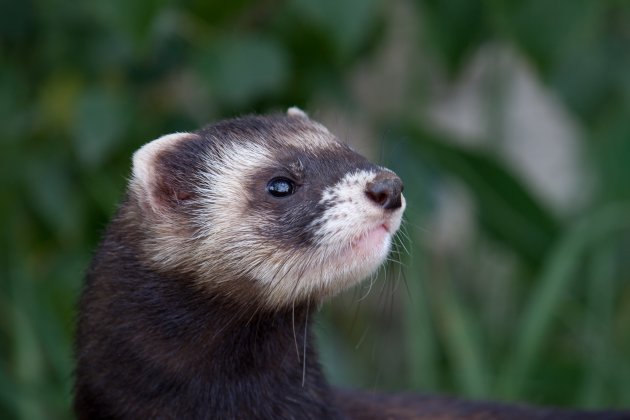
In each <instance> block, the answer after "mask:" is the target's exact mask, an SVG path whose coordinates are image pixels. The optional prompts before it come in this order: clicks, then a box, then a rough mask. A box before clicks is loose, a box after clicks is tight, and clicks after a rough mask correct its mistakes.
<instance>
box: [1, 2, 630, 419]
mask: <svg viewBox="0 0 630 420" xmlns="http://www.w3.org/2000/svg"><path fill="white" fill-rule="evenodd" d="M401 5H403V6H402V7H403V10H406V11H408V12H409V13H406V14H407V15H408V16H406V18H407V21H410V22H412V23H413V24H414V25H413V27H414V28H416V29H417V30H414V31H410V35H409V36H411V37H413V38H414V39H413V42H411V45H412V46H413V48H417V49H418V51H416V50H414V49H413V48H412V49H411V50H409V51H408V54H409V56H410V57H409V58H410V59H409V60H407V61H406V63H407V64H406V65H407V66H408V67H409V69H408V74H410V76H409V80H408V86H407V88H406V90H407V91H406V94H405V95H404V103H401V104H398V106H396V107H393V108H392V109H391V110H385V112H381V113H380V114H379V115H373V113H372V115H371V114H370V113H369V112H368V111H367V110H366V106H365V104H364V103H362V101H361V100H360V99H357V96H356V95H355V94H354V93H353V86H354V82H353V80H354V79H355V77H356V73H357V71H358V70H359V69H361V66H363V65H364V64H365V63H366V62H370V60H376V59H377V58H378V57H379V55H378V54H377V52H378V51H380V49H381V48H383V44H384V40H385V39H386V36H387V34H389V33H391V31H392V30H395V29H396V28H395V26H396V25H397V23H396V21H395V20H394V19H392V18H391V16H392V9H393V8H400V7H401ZM489 43H504V44H507V45H510V46H511V47H512V48H514V49H515V50H516V51H518V53H519V54H520V55H522V56H523V57H525V59H526V60H527V62H528V63H529V64H530V65H531V66H532V68H533V69H534V71H535V74H536V75H537V77H539V78H540V80H542V81H543V82H544V84H545V86H546V88H547V89H548V90H549V91H550V92H552V93H553V94H554V95H556V96H557V97H558V98H559V100H560V102H561V103H562V104H563V105H564V106H565V107H566V109H567V110H568V112H569V113H570V114H571V115H572V116H573V117H574V118H575V119H576V121H577V122H578V124H579V126H580V128H581V129H582V131H583V133H584V135H583V138H582V139H581V142H582V143H581V144H580V146H581V147H583V148H584V149H585V150H586V157H587V160H588V164H589V165H590V167H591V168H592V170H593V174H594V175H593V177H594V178H595V182H594V185H595V186H594V187H593V193H592V194H590V195H589V198H588V200H587V202H586V203H585V204H583V205H581V206H577V207H576V209H575V211H574V212H572V214H570V215H567V214H558V213H557V212H555V211H552V210H550V209H549V206H548V204H547V203H545V202H544V200H541V199H540V198H538V197H537V196H536V194H534V193H533V192H532V191H530V190H529V187H528V186H527V184H526V183H524V182H523V181H522V180H521V179H520V178H519V175H518V174H517V173H516V172H515V171H514V169H513V168H511V167H510V166H509V165H506V164H505V162H503V161H502V160H501V159H499V158H498V157H497V156H496V155H494V154H492V153H487V152H484V151H479V150H470V149H469V148H465V147H462V146H458V145H457V144H458V143H456V142H455V143H454V142H452V141H448V134H445V133H444V132H440V131H437V130H436V129H435V128H433V125H432V124H430V123H427V122H425V121H426V120H425V119H422V118H418V117H417V115H418V114H417V110H418V109H421V108H422V107H423V106H424V105H426V97H425V96H426V92H427V86H429V85H430V83H432V80H431V79H430V77H428V76H427V72H426V68H427V67H431V68H432V69H433V71H434V72H436V73H438V74H440V75H442V78H443V79H444V80H447V81H448V80H456V79H457V78H458V77H459V76H460V75H461V72H462V71H463V69H464V68H465V67H466V65H467V63H468V62H469V61H470V59H471V57H473V56H474V54H475V53H476V52H477V51H479V49H480V48H481V47H483V46H484V45H487V44H489ZM629 46H630V3H628V2H625V1H623V0H606V1H605V0H600V1H587V0H579V1H575V0H572V1H569V0H559V1H555V2H546V1H545V2H543V1H542V0H518V1H504V0H494V1H480V0H417V1H415V2H411V1H405V0H399V1H394V2H382V1H381V2H379V1H376V0H368V1H366V0H344V1H338V0H319V1H316V0H289V1H283V2H281V1H272V0H265V1H257V2H255V1H250V0H237V1H230V2H219V1H200V0H189V1H174V0H170V1H166V0H164V1H159V0H138V1H122V0H110V1H96V2H70V1H67V0H25V1H19V2H18V1H9V0H0V121H2V135H1V149H0V186H1V190H2V191H3V197H4V199H3V200H2V201H1V205H0V217H1V218H2V230H1V235H2V242H1V243H0V246H1V247H2V249H1V253H0V259H1V265H0V270H1V274H0V278H1V279H2V280H1V283H0V320H1V321H0V354H1V356H2V357H1V364H0V417H1V418H25V419H37V418H68V417H70V411H69V410H70V409H69V407H70V399H71V398H70V394H71V384H72V380H71V378H72V356H71V353H72V331H73V317H74V312H73V311H74V304H75V301H76V298H77V295H78V293H79V290H80V287H81V281H82V275H83V271H84V270H85V268H86V266H87V264H88V262H89V259H90V253H91V250H92V249H94V247H95V245H96V243H97V241H98V238H99V235H100V232H102V230H103V228H104V226H105V224H106V223H107V220H108V219H109V217H110V216H111V214H112V212H113V211H114V208H115V204H116V202H117V200H118V198H119V197H120V195H121V193H122V191H123V189H124V185H125V177H126V176H127V174H128V171H129V162H130V159H129V158H130V155H131V153H132V152H133V151H134V150H135V149H136V148H137V147H139V146H140V145H141V144H143V143H145V142H147V141H149V140H150V139H153V138H156V137H158V136H159V135H161V134H165V133H169V132H173V131H177V130H192V129H195V128H198V127H199V126H201V125H203V124H206V123H208V122H211V121H215V120H217V119H220V118H223V117H226V116H233V115H236V114H241V113H248V112H268V111H274V110H280V109H283V108H286V107H287V106H292V105H300V106H302V107H305V108H306V109H307V110H312V111H315V112H314V114H315V116H316V117H317V115H318V112H321V111H324V110H321V109H318V108H317V107H318V105H317V104H324V105H319V106H329V105H330V106H334V107H335V108H334V109H341V110H345V111H344V112H347V113H350V114H353V115H363V116H369V117H370V123H369V124H370V129H371V130H372V131H373V132H374V133H376V136H377V137H379V138H380V139H381V140H382V142H383V145H382V146H377V147H380V148H381V149H382V150H384V151H385V152H384V153H383V156H382V158H383V159H384V161H385V162H384V163H387V164H388V165H389V166H390V167H392V168H393V169H395V170H396V171H397V172H399V173H400V174H401V176H402V177H403V179H404V180H405V185H406V189H405V193H406V195H407V198H408V203H409V207H408V208H409V210H408V212H407V219H408V220H407V225H406V239H405V240H402V241H401V242H400V243H398V244H397V247H396V249H395V252H396V255H397V256H398V257H399V258H400V260H401V261H402V262H403V265H404V266H405V267H404V268H403V269H402V270H401V269H400V267H399V266H397V265H396V264H392V265H391V266H389V267H388V268H387V270H386V271H388V274H389V275H388V276H387V277H389V278H387V279H381V280H380V281H378V282H376V283H375V284H374V286H373V289H374V290H373V291H372V292H371V293H370V294H369V296H368V297H367V298H366V299H362V295H363V293H364V289H362V288H359V289H358V292H357V291H355V292H353V293H349V294H347V295H345V296H342V297H341V298H340V299H339V300H338V301H337V303H336V304H335V303H333V304H332V305H327V307H326V308H325V311H324V313H323V314H322V317H321V320H320V323H319V329H320V330H321V331H320V332H321V334H320V335H321V337H320V348H321V351H322V354H323V358H324V360H325V364H326V367H327V369H328V370H329V372H330V376H331V378H332V380H333V381H335V382H337V383H342V384H346V385H353V386H362V387H368V388H373V387H375V388H384V389H413V390H420V391H425V392H444V393H451V394H458V395H463V396H469V397H484V398H495V399H508V400H509V399H512V400H520V401H529V402H536V403H547V404H559V405H575V406H583V407H602V406H612V407H622V406H624V405H625V406H626V407H627V406H628V404H630V282H629V281H628V280H629V278H630V264H628V260H627V256H628V253H629V251H630V246H629V245H630V235H628V232H629V228H630V208H629V207H628V204H627V203H628V202H630V163H629V162H630V77H629V75H630V47H629ZM420 50H421V51H422V54H420ZM417 57H422V59H415V58H417ZM392 83H394V81H392ZM310 107H315V109H311V108H310ZM322 113H324V114H325V112H322ZM341 134H344V135H347V133H341ZM342 137H343V136H342ZM347 137H352V134H349V135H347ZM450 178H455V179H459V182H461V183H462V184H463V185H464V186H465V187H466V189H467V190H468V191H469V193H470V195H471V196H472V197H473V199H474V201H475V203H476V205H477V208H476V212H475V215H474V216H475V218H476V220H477V221H478V226H479V234H478V236H477V237H476V246H474V247H472V248H471V249H470V252H469V253H468V256H467V257H465V258H464V257H462V256H453V255H445V254H443V253H440V252H438V251H436V250H434V249H431V248H430V247H428V248H427V247H424V248H423V246H422V245H421V244H422V240H423V235H425V234H426V232H424V231H423V230H422V229H421V228H419V226H423V224H424V222H423V220H425V218H426V217H428V215H430V214H431V213H432V211H433V207H434V200H435V198H434V191H435V190H436V188H439V186H440V185H441V184H442V183H443V182H444V180H446V179H450ZM483 252H490V253H495V254H499V256H500V257H501V258H503V259H505V260H508V261H511V262H513V263H514V266H515V267H516V269H515V270H514V275H513V276H511V277H510V278H505V279H500V280H501V281H500V282H497V281H496V280H492V279H486V278H484V273H483V270H482V269H481V268H480V266H479V264H478V261H479V260H480V259H481V258H480V255H481V253H483ZM357 296H358V297H359V298H357ZM348 306H350V307H354V308H357V309H356V310H354V309H353V310H352V311H348V309H347V308H348ZM394 343H396V344H394Z"/></svg>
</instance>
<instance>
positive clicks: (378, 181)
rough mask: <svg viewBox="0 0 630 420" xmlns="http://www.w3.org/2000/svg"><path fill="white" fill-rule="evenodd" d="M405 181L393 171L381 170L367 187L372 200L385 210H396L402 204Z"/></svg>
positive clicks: (366, 190) (367, 193)
mask: <svg viewBox="0 0 630 420" xmlns="http://www.w3.org/2000/svg"><path fill="white" fill-rule="evenodd" d="M402 191H403V183H402V181H401V180H400V178H398V177H397V176H396V175H395V174H393V173H391V172H381V173H380V174H378V175H377V176H376V178H374V179H373V180H372V181H371V182H368V184H367V186H366V188H365V194H366V195H367V196H368V198H369V199H370V200H372V201H373V202H374V203H376V204H377V205H378V206H380V207H382V208H384V209H385V210H396V209H398V208H400V206H402V200H401V193H402Z"/></svg>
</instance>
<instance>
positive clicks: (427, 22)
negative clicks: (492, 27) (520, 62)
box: [418, 0, 488, 74]
mask: <svg viewBox="0 0 630 420" xmlns="http://www.w3.org/2000/svg"><path fill="white" fill-rule="evenodd" d="M418 3H419V4H420V7H421V9H422V12H423V13H422V15H423V18H424V19H423V25H422V29H423V31H424V35H425V36H426V38H427V40H428V42H429V44H430V45H431V47H433V49H434V52H435V53H436V54H438V55H441V57H440V58H441V59H442V61H443V62H444V63H445V65H446V68H447V69H448V71H449V73H451V74H453V73H457V71H458V70H460V69H461V68H462V64H463V63H464V62H465V61H466V58H467V57H468V56H469V55H470V54H471V53H472V52H473V51H474V50H475V49H476V48H477V47H478V46H479V44H480V43H481V42H482V41H484V40H485V38H486V37H487V32H488V29H487V26H488V24H487V23H488V22H486V12H487V10H486V9H485V8H484V4H483V3H484V2H483V1H481V0H420V1H418Z"/></svg>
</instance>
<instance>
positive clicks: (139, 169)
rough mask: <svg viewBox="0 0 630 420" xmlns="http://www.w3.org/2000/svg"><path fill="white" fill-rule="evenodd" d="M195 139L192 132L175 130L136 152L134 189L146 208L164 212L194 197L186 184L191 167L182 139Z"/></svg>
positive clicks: (133, 176)
mask: <svg viewBox="0 0 630 420" xmlns="http://www.w3.org/2000/svg"><path fill="white" fill-rule="evenodd" d="M192 138H196V135H195V134H191V133H174V134H168V135H166V136H162V137H160V138H158V139H156V140H153V141H152V142H150V143H147V144H145V145H144V146H142V147H141V148H140V149H138V150H137V151H136V152H135V153H134V154H133V171H132V180H131V183H132V190H133V191H134V192H135V194H136V196H137V198H138V200H139V201H140V205H141V206H142V208H143V209H144V210H145V211H152V212H153V213H156V214H160V215H163V214H165V213H168V210H169V209H173V207H174V206H175V205H177V204H178V203H180V202H182V201H185V200H187V199H189V198H191V196H192V190H191V189H190V188H189V186H188V185H186V184H185V180H186V179H187V178H188V177H187V176H186V175H187V174H186V173H185V172H187V169H189V165H188V162H186V156H185V153H178V150H179V149H181V147H179V148H178V147H177V146H178V145H179V144H180V143H181V142H185V141H189V140H191V139H192Z"/></svg>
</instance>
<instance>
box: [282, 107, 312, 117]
mask: <svg viewBox="0 0 630 420" xmlns="http://www.w3.org/2000/svg"><path fill="white" fill-rule="evenodd" d="M287 115H288V116H289V117H296V118H304V119H307V120H308V115H307V114H306V112H304V111H302V110H301V109H300V108H298V107H297V106H292V107H291V108H289V109H287Z"/></svg>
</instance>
